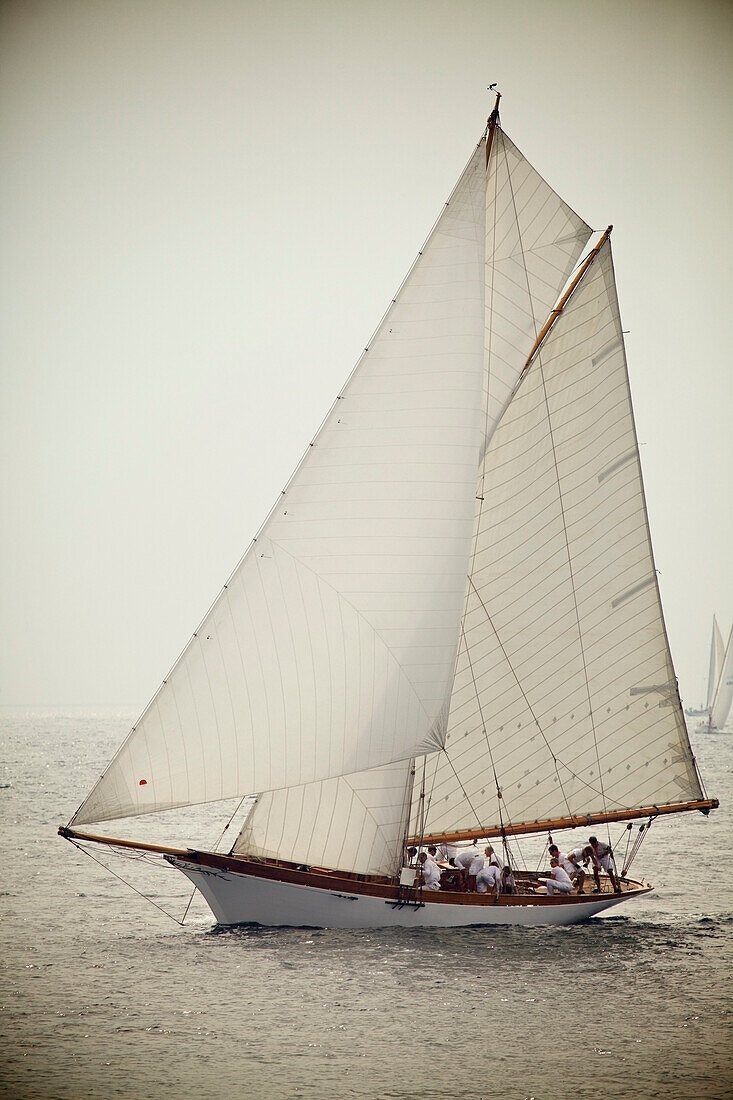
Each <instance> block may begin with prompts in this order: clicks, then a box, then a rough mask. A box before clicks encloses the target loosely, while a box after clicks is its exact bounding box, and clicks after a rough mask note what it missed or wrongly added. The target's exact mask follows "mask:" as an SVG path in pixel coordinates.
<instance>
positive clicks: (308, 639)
mask: <svg viewBox="0 0 733 1100" xmlns="http://www.w3.org/2000/svg"><path fill="white" fill-rule="evenodd" d="M487 137H488V140H487ZM487 137H485V138H484V139H483V140H482V141H481V142H480V143H479V146H478V147H477V149H476V151H475V153H474V155H473V156H472V158H471V160H470V162H469V164H468V166H467V168H466V170H465V171H464V173H463V175H462V176H461V178H460V180H459V182H458V184H457V186H456V189H455V191H454V192H453V194H452V196H451V198H450V200H449V202H448V203H447V204H446V206H445V209H444V211H443V213H442V215H441V217H440V218H439V220H438V222H437V223H436V226H435V228H434V230H433V232H432V234H431V236H430V237H429V239H428V241H427V243H426V245H425V246H424V247H423V249H422V251H421V253H420V256H419V257H418V260H417V261H416V263H415V265H414V266H413V268H412V270H411V272H410V274H409V275H408V277H407V279H406V280H405V283H404V284H403V286H402V287H401V289H400V291H399V292H398V294H397V295H396V297H395V299H394V301H393V303H392V305H391V307H390V309H389V310H388V312H387V314H386V316H385V318H384V320H383V321H382V323H381V325H380V327H379V328H378V330H377V333H376V334H375V337H374V339H373V340H372V342H371V344H370V346H369V348H368V350H367V351H366V353H365V354H364V356H363V357H362V359H361V360H360V362H359V364H357V367H356V368H355V370H354V372H353V374H352V375H351V377H350V379H349V381H348V382H347V384H346V386H345V387H344V389H343V391H342V393H341V394H340V395H339V398H338V399H337V401H336V403H335V405H334V408H333V409H332V410H331V412H330V414H329V416H328V417H327V419H326V421H325V422H324V425H323V426H322V428H321V429H320V431H319V433H318V435H317V436H316V437H315V439H314V441H313V444H312V445H311V446H310V448H309V449H308V452H307V454H306V456H305V458H304V460H303V462H302V463H301V465H300V466H299V468H298V470H297V471H296V473H295V474H294V476H293V478H292V479H291V481H290V483H289V484H288V486H287V488H286V490H285V491H284V493H283V494H282V496H281V498H280V500H279V501H278V503H277V505H276V506H275V508H274V509H273V511H272V513H271V514H270V516H269V518H268V520H267V521H266V523H265V525H264V527H263V528H262V530H261V531H260V533H259V534H258V536H257V538H256V540H255V541H254V542H253V544H252V546H251V547H250V548H249V550H248V551H247V553H246V554H245V556H244V558H243V559H242V561H241V562H240V564H239V566H238V567H237V569H236V570H235V572H234V573H233V575H232V577H231V578H230V579H229V581H228V582H227V585H226V586H225V588H224V590H223V591H222V593H221V594H220V596H219V597H218V599H217V601H216V602H215V604H214V605H213V607H212V609H211V611H210V612H209V613H208V615H207V617H206V618H205V620H204V622H203V623H202V624H201V626H200V627H199V629H198V630H197V631H196V634H195V635H194V637H193V638H192V639H191V641H190V642H189V644H188V646H187V648H186V649H185V650H184V652H183V654H182V655H181V657H180V658H179V660H178V661H177V663H176V664H175V666H174V668H173V670H172V671H171V673H169V675H168V676H167V678H166V681H165V682H164V684H163V685H162V686H161V688H160V690H159V691H158V693H157V694H156V696H155V698H154V699H153V700H152V702H151V703H150V705H149V706H148V708H147V709H146V710H145V712H144V713H143V715H142V717H141V719H140V721H139V722H138V723H137V725H136V726H135V728H134V729H133V731H132V732H131V733H130V735H129V737H128V739H127V740H126V742H125V743H124V744H123V746H122V747H121V749H120V751H119V753H118V754H117V756H116V757H115V759H114V760H113V761H112V763H111V764H110V766H109V768H108V769H107V771H106V772H105V774H104V776H103V777H102V778H101V779H100V780H99V782H98V783H97V785H96V786H95V788H94V789H93V790H92V792H91V794H90V795H89V797H88V798H87V800H86V801H85V802H84V803H83V804H82V806H81V807H80V809H79V811H77V814H76V815H75V818H74V819H73V822H72V823H73V824H83V823H87V822H92V821H102V820H108V819H112V818H119V817H123V816H132V815H137V814H142V813H148V812H153V811H157V810H162V809H167V808H170V807H175V806H183V805H191V804H195V803H200V802H209V801H214V800H217V799H222V798H226V797H230V796H234V795H244V794H253V793H257V794H258V801H257V804H256V806H255V809H254V811H253V812H252V814H251V815H250V818H249V820H248V821H247V823H246V825H245V827H244V829H243V831H242V834H241V835H240V837H239V840H238V842H237V845H236V850H237V851H240V852H246V853H249V854H252V855H256V856H270V857H279V858H282V859H286V860H292V861H295V862H302V863H307V864H316V865H321V866H329V867H335V868H339V869H341V870H348V871H354V872H358V873H372V874H375V873H391V872H392V871H394V869H395V867H396V866H397V865H398V864H399V861H400V857H401V849H402V844H403V842H404V837H405V835H406V832H407V829H408V827H409V824H410V812H411V809H410V808H411V804H412V799H413V797H414V792H413V787H414V783H413V771H414V768H415V765H414V764H413V761H415V760H416V759H417V760H418V764H417V770H418V771H419V772H420V774H421V775H424V777H425V788H424V801H423V802H422V804H421V805H422V810H424V811H425V815H426V816H425V823H426V831H428V832H435V833H439V832H461V831H465V830H475V831H477V832H482V831H486V830H489V829H496V828H502V827H504V826H506V825H507V824H508V823H512V824H521V823H523V822H536V821H539V820H545V819H550V818H557V817H567V816H569V815H573V814H578V813H585V814H602V813H604V812H607V811H608V810H611V809H616V808H631V809H633V808H635V807H640V806H647V805H651V804H653V803H655V802H661V801H664V802H674V801H683V800H687V799H694V798H699V797H700V795H701V789H700V784H699V780H698V778H697V774H696V770H695V767H694V762H693V759H692V755H691V751H690V746H689V742H688V739H687V734H686V731H685V728H684V722H683V719H682V711H681V707H680V704H679V698H678V695H677V687H676V682H675V677H674V670H673V667H672V662H671V658H670V654H669V648H668V644H667V639H666V634H665V629H664V623H663V619H662V613H661V605H660V600H659V593H658V589H657V584H656V575H655V570H654V563H653V558H652V552H651V544H650V539H649V532H648V524H647V518H646V509H645V504H644V498H643V489H642V483H641V473H640V466H639V457H638V448H637V443H636V436H635V431H634V424H633V414H632V411H631V402H630V395H629V388H628V381H627V375H626V362H625V355H624V349H623V338H622V335H621V327H620V321H619V317H618V307H617V301H616V292H615V284H614V278H613V266H612V262H611V254H610V244H609V243H608V242H606V243H605V244H603V246H602V248H601V249H600V251H599V252H598V254H597V255H596V256H595V258H594V259H593V261H592V263H591V264H590V266H589V267H588V270H587V272H586V273H585V275H584V277H583V279H582V281H581V282H580V284H579V286H578V287H577V289H576V290H575V292H574V293H573V295H572V297H571V298H570V300H569V302H568V304H567V305H566V306H565V308H564V310H563V312H562V314H561V315H560V316H559V317H558V318H557V320H556V323H555V324H554V326H553V327H552V329H551V331H550V333H549V335H548V336H547V337H546V339H545V340H544V342H543V343H542V344H541V346H540V348H539V350H538V351H536V352H535V353H534V354H533V349H534V347H535V343H536V341H537V337H538V334H539V333H540V332H541V330H542V328H543V325H544V324H545V322H546V320H547V318H548V317H550V316H552V311H553V307H554V306H555V305H556V303H557V301H558V298H559V296H560V294H561V292H562V290H563V288H564V287H565V285H566V283H567V281H568V278H569V276H570V275H571V273H572V271H573V269H574V267H575V265H576V264H577V262H578V260H579V258H580V256H581V254H582V252H583V250H584V248H585V247H586V245H587V242H588V240H589V238H590V236H591V230H590V229H589V227H588V226H587V225H585V223H584V222H583V221H582V220H581V219H580V218H579V217H578V216H577V215H576V214H575V213H574V212H573V211H572V210H571V209H570V208H569V207H568V206H567V205H566V204H565V203H564V202H563V200H562V199H560V198H559V196H557V195H556V194H555V192H554V191H553V190H552V189H551V188H550V187H549V186H548V185H547V184H546V183H545V181H544V180H542V179H541V177H540V176H539V175H538V174H537V173H536V172H535V171H534V169H533V168H532V167H531V166H530V165H529V164H528V162H527V161H526V159H525V158H524V157H523V156H522V154H521V153H519V151H518V150H517V149H516V147H515V146H514V145H513V144H512V143H511V142H510V141H509V139H508V138H507V137H506V136H505V135H504V134H503V132H502V131H501V129H500V127H499V126H498V125H497V124H496V121H495V122H494V124H493V125H492V126H491V127H490V128H489V130H488V135H487ZM487 148H488V151H489V152H488V158H487ZM421 812H422V811H421Z"/></svg>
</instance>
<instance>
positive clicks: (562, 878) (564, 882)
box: [545, 859, 573, 897]
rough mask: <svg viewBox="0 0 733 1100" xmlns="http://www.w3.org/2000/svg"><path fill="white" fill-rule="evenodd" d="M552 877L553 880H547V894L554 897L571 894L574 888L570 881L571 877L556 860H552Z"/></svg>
mask: <svg viewBox="0 0 733 1100" xmlns="http://www.w3.org/2000/svg"><path fill="white" fill-rule="evenodd" d="M550 875H551V876H552V877H551V878H547V879H545V886H546V887H547V894H548V896H549V897H552V895H553V894H569V893H570V891H571V890H572V888H573V884H572V882H571V881H570V875H569V874H568V873H567V871H565V870H564V869H563V868H562V867H561V866H560V864H559V863H558V861H557V860H556V859H551V860H550Z"/></svg>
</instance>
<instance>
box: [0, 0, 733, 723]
mask: <svg viewBox="0 0 733 1100" xmlns="http://www.w3.org/2000/svg"><path fill="white" fill-rule="evenodd" d="M0 32H1V36H2V43H1V46H2V56H0V127H1V133H2V144H3V162H2V163H3V167H2V176H1V179H0V208H1V217H2V255H1V259H0V262H1V272H0V275H1V284H2V285H1V286H0V300H1V306H0V308H1V310H2V318H1V322H0V332H1V336H0V340H1V341H2V347H1V360H0V370H1V374H2V379H1V380H2V397H1V401H2V405H1V408H0V418H1V421H0V423H1V435H2V444H1V445H2V470H1V473H0V477H1V482H0V486H1V489H2V531H3V537H2V543H1V546H2V569H1V576H2V609H1V613H2V649H1V651H0V665H1V668H0V703H2V704H5V705H9V704H19V703H27V704H92V703H119V704H125V705H130V706H131V707H133V708H135V709H142V707H143V705H144V704H145V703H146V702H147V700H148V699H149V697H150V696H151V695H152V693H153V691H154V690H155V688H156V687H157V685H158V684H159V682H160V680H161V679H162V678H163V677H164V676H165V674H166V673H167V671H168V669H169V668H170V666H171V664H172V663H173V660H174V659H175V657H176V656H177V654H178V653H179V651H180V650H181V649H182V647H183V645H184V644H185V642H186V641H187V639H188V637H189V636H190V634H191V632H192V631H193V630H194V629H195V627H196V625H197V624H198V622H199V621H200V619H201V618H202V616H203V614H204V612H205V611H206V609H207V608H208V606H209V604H210V602H211V601H212V599H213V598H214V597H215V595H216V594H217V593H218V591H219V589H220V588H221V585H222V583H223V582H224V581H225V579H226V577H227V575H228V574H229V573H230V571H231V569H232V568H233V567H234V565H235V564H236V562H237V561H238V559H239V557H240V556H241V554H242V552H243V550H244V549H245V547H246V546H247V544H248V543H249V541H250V539H251V537H252V535H253V534H254V533H255V531H256V529H257V528H258V527H259V525H260V522H261V521H262V519H263V518H264V516H265V514H266V512H267V511H269V508H270V506H271V504H272V502H273V500H274V499H275V497H276V495H277V493H278V492H279V491H280V489H281V488H282V487H283V485H284V484H285V482H286V481H287V479H288V477H289V475H290V473H291V471H292V469H293V468H294V466H295V464H296V463H297V461H298V459H299V457H300V455H301V453H302V452H303V450H304V449H305V447H306V445H307V444H308V442H309V440H310V438H311V437H312V435H313V433H314V431H315V429H316V427H317V426H318V424H319V423H320V421H321V419H322V417H323V415H324V414H325V412H326V410H327V408H328V407H329V406H330V404H331V401H332V400H333V398H334V396H335V395H336V393H337V392H338V390H339V388H340V386H341V384H342V382H343V381H344V379H345V378H346V375H347V374H348V372H349V371H350V370H351V368H352V366H353V364H354V363H355V361H356V360H357V358H358V356H359V354H360V351H361V349H362V348H363V347H364V345H365V343H366V342H367V340H368V338H369V337H370V335H371V333H372V331H373V329H374V327H375V325H376V323H377V321H378V319H379V317H380V316H381V314H382V312H383V311H384V309H385V307H386V305H387V304H388V302H389V300H390V299H391V297H392V296H393V293H394V291H395V289H396V288H397V286H398V284H399V283H400V282H401V280H402V277H403V275H404V274H405V272H406V270H407V268H408V267H409V266H410V264H411V263H412V260H413V259H414V256H415V254H416V252H417V250H418V249H419V248H420V246H421V244H422V242H423V240H424V238H425V236H426V235H427V232H428V230H429V228H430V226H431V224H432V222H433V220H434V218H435V216H436V215H437V213H438V212H439V210H440V208H441V206H442V204H443V202H444V200H445V198H446V197H447V195H448V193H449V192H450V190H451V188H452V186H453V184H454V182H455V180H456V178H457V176H458V174H459V172H460V170H461V169H462V167H463V165H464V163H465V161H466V160H467V159H468V156H469V154H470V152H471V150H472V148H473V147H474V145H475V143H476V141H477V140H478V138H479V137H480V134H481V131H482V129H483V126H484V124H485V120H486V116H487V114H488V111H489V109H490V107H491V106H492V102H493V101H492V97H490V96H489V93H488V92H487V90H486V88H487V85H488V84H489V83H491V82H493V81H498V82H499V86H500V88H501V90H502V92H503V96H504V98H503V100H502V124H503V126H504V128H505V129H506V131H507V132H508V133H509V135H510V136H511V137H512V139H513V140H514V141H515V142H516V144H517V145H519V147H520V148H521V149H522V151H523V152H524V153H525V155H526V156H527V157H528V158H529V159H530V161H532V163H534V164H535V166H536V167H537V168H538V169H539V171H540V172H541V173H542V174H543V175H544V176H545V178H546V179H547V180H548V181H549V182H550V183H551V184H552V185H553V186H554V187H555V188H556V189H557V190H558V191H559V192H560V193H561V194H562V196H563V197H564V198H565V199H566V200H567V201H568V202H569V203H570V205H571V206H573V207H574V208H575V209H576V210H577V211H578V213H579V214H580V215H581V216H582V217H583V218H585V219H586V221H588V222H590V223H591V224H592V225H593V226H594V227H596V228H604V227H605V226H606V225H607V224H608V223H609V222H612V223H613V224H614V227H615V228H614V232H613V238H612V240H613V248H614V256H615V264H616V273H617V280H618V285H619V296H620V302H621V312H622V318H623V322H624V328H625V329H627V330H629V334H628V336H627V352H628V357H629V370H630V374H631V384H632V391H633V395H634V399H635V409H636V417H637V428H638V432H639V438H640V440H641V441H642V443H643V447H642V461H643V468H644V473H645V481H646V491H647V499H648V506H649V512H650V517H651V525H652V537H653V541H654V547H655V552H656V558H657V566H658V569H659V572H660V584H661V591H662V598H663V602H664V607H665V613H666V616H667V624H668V629H669V635H670V642H671V646H672V652H673V655H674V658H675V663H676V666H677V671H678V675H679V678H680V684H681V689H682V694H683V697H684V699H685V702H686V703H690V702H698V701H699V699H700V696H701V692H702V681H703V676H704V675H705V674H706V669H707V647H708V641H709V633H710V623H711V617H712V614H713V611H717V613H718V615H719V618H720V620H721V625H722V627H723V628H724V630H725V631H727V630H728V629H730V625H731V620H732V618H733V568H732V566H731V559H732V554H731V548H732V546H733V505H732V503H731V488H730V486H731V475H732V474H733V446H732V442H731V440H732V439H733V432H732V430H731V429H732V427H733V424H732V421H733V382H732V377H733V363H732V362H731V350H730V349H731V347H733V272H732V266H731V253H732V250H733V240H732V239H731V236H732V231H731V225H732V224H733V201H732V198H731V196H732V194H733V186H732V184H731V177H732V174H733V173H732V169H733V149H732V139H731V132H732V128H731V122H730V119H731V111H732V109H733V5H732V4H730V3H727V2H720V3H717V2H712V0H710V2H708V0H685V2H679V3H678V2H676V0H660V2H656V0H644V2H642V3H640V2H639V0H624V2H622V0H618V2H616V0H580V2H574V0H514V2H507V0H500V2H495V0H480V2H479V0H464V2H461V0H351V2H349V0H334V2H325V0H291V2H287V0H272V2H265V0H238V2H237V0H229V2H227V0H127V2H115V0H104V2H96V0H48V2H33V0H25V2H20V0H18V2H8V0H6V2H5V3H4V4H3V5H2V8H0Z"/></svg>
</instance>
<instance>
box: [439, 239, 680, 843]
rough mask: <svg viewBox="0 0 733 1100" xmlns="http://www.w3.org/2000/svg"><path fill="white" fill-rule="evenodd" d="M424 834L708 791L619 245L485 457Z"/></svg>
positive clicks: (589, 279) (542, 354)
mask: <svg viewBox="0 0 733 1100" xmlns="http://www.w3.org/2000/svg"><path fill="white" fill-rule="evenodd" d="M483 474H484V476H483V478H482V484H483V497H484V499H483V501H481V502H480V508H479V514H478V517H477V524H476V538H475V550H474V554H473V560H472V568H471V573H470V577H469V592H468V599H467V606H466V615H465V618H464V626H463V638H462V644H461V649H460V654H459V662H458V669H457V674H456V679H455V685H454V690H453V698H452V702H451V714H450V724H449V731H448V738H447V741H446V745H445V751H444V752H443V753H439V754H435V755H434V757H433V758H432V759H431V760H430V761H429V765H428V769H427V781H426V786H427V797H428V799H429V806H428V809H427V819H428V825H427V830H426V831H427V832H428V833H438V832H443V831H446V832H460V831H461V830H464V831H465V830H478V829H483V830H487V831H499V830H501V828H503V827H506V826H507V825H509V824H511V825H517V824H520V823H521V824H530V823H533V822H536V821H543V820H553V819H563V818H564V819H568V818H572V817H575V816H578V815H589V814H591V815H603V814H605V813H607V812H608V811H615V810H620V809H632V808H634V807H642V806H649V805H654V804H657V803H671V802H682V801H686V800H689V799H693V798H698V797H700V795H701V790H700V785H699V780H698V777H697V773H696V770H695V767H694V762H693V759H692V754H691V750H690V747H689V742H688V738H687V733H686V730H685V726H684V720H683V716H682V711H681V706H680V703H679V698H678V693H677V684H676V680H675V676H674V670H673V666H672V661H671V658H670V654H669V648H668V643H667V638H666V633H665V628H664V622H663V619H662V612H661V604H660V599H659V593H658V588H657V582H656V573H655V569H654V561H653V557H652V550H651V543H650V538H649V530H648V524H647V518H646V509H645V503H644V496H643V489H642V481H641V470H640V465H639V455H638V447H637V442H636V435H635V429H634V422H633V415H632V411H631V401H630V394H629V387H628V380H627V373H626V360H625V355H624V348H623V337H622V333H621V325H620V320H619V314H618V306H617V299H616V291H615V284H614V276H613V265H612V261H611V250H610V243H609V242H606V243H605V244H604V245H603V246H602V248H601V250H600V252H599V254H598V256H597V258H596V259H595V261H594V262H593V264H592V266H591V267H590V268H589V270H588V272H587V274H586V276H585V278H584V280H583V282H582V283H581V284H580V286H579V288H578V289H577V290H576V292H575V294H574V296H573V297H572V299H571V301H570V303H569V304H568V306H567V307H566V308H565V311H564V312H563V314H562V316H561V317H560V318H559V320H558V321H557V323H556V324H555V326H554V328H553V329H552V331H551V333H550V335H549V337H548V338H547V340H546V341H545V343H544V344H543V345H542V347H541V349H540V350H539V352H538V353H537V354H536V356H535V357H534V360H533V361H532V363H531V365H530V367H529V369H528V371H527V373H526V374H525V376H524V377H523V379H522V382H521V384H520V386H519V388H518V390H517V392H516V394H515V396H514V398H513V400H512V401H511V403H510V404H509V406H508V408H507V411H506V412H505V414H504V416H503V418H502V420H501V422H500V424H499V426H498V428H497V430H496V432H495V434H494V436H493V439H492V441H491V445H490V447H489V450H488V451H487V454H486V456H485V459H484V471H483Z"/></svg>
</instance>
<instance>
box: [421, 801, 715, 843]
mask: <svg viewBox="0 0 733 1100" xmlns="http://www.w3.org/2000/svg"><path fill="white" fill-rule="evenodd" d="M719 805H720V803H719V802H718V800H717V798H699V799H696V800H695V801H694V802H669V803H664V804H662V805H661V806H639V807H638V809H635V810H609V811H607V812H606V813H602V814H583V815H580V816H577V817H576V816H571V817H555V818H548V819H546V820H545V821H524V822H522V824H521V825H505V826H504V828H503V829H501V828H496V827H494V828H491V829H484V828H482V827H481V826H480V825H479V826H477V827H476V828H474V829H458V830H457V831H456V832H453V833H429V834H426V835H425V836H421V837H411V838H410V839H409V840H408V844H441V843H445V844H451V843H453V842H454V841H457V840H470V839H471V838H472V837H481V838H483V837H486V838H488V837H494V836H524V835H525V834H528V833H548V832H552V831H553V830H555V829H579V828H585V829H589V828H591V827H592V826H594V825H603V824H605V823H606V822H611V821H633V820H635V819H636V818H642V817H661V816H662V815H663V814H681V813H686V812H687V811H688V810H699V811H700V813H703V814H708V813H710V811H711V810H717V808H718V806H719Z"/></svg>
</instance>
